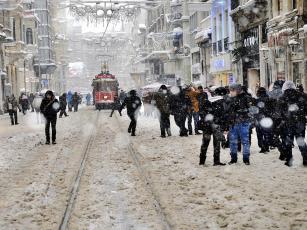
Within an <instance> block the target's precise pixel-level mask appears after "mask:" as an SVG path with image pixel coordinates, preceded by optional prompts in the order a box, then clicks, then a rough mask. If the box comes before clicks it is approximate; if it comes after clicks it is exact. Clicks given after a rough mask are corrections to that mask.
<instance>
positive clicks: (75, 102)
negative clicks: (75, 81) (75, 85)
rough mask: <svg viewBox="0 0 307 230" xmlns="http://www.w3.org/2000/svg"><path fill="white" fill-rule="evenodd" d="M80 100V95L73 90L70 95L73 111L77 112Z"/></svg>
mask: <svg viewBox="0 0 307 230" xmlns="http://www.w3.org/2000/svg"><path fill="white" fill-rule="evenodd" d="M80 100H81V97H80V96H79V95H78V93H77V92H75V93H74V95H73V96H72V106H73V108H74V112H78V107H79V104H80Z"/></svg>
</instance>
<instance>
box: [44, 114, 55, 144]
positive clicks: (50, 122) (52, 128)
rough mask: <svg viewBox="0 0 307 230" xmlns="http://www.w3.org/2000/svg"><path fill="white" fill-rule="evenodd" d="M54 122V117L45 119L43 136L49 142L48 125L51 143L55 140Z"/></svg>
mask: <svg viewBox="0 0 307 230" xmlns="http://www.w3.org/2000/svg"><path fill="white" fill-rule="evenodd" d="M56 121H57V118H56V117H53V118H46V126H45V134H46V141H47V142H50V124H51V130H52V141H55V140H56Z"/></svg>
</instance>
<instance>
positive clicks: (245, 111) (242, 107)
mask: <svg viewBox="0 0 307 230" xmlns="http://www.w3.org/2000/svg"><path fill="white" fill-rule="evenodd" d="M229 91H230V96H231V97H232V99H231V101H230V105H229V107H228V111H227V113H228V115H229V119H228V120H229V127H230V129H229V144H230V155H231V161H230V162H229V164H235V163H237V161H238V156H237V153H238V141H239V139H240V140H241V143H242V145H243V162H244V163H245V164H246V165H250V161H249V157H250V140H249V136H250V126H251V122H252V119H251V116H250V112H249V110H250V107H252V106H253V99H252V97H251V96H250V95H249V94H247V93H246V92H244V91H242V86H241V85H240V84H232V85H230V86H229Z"/></svg>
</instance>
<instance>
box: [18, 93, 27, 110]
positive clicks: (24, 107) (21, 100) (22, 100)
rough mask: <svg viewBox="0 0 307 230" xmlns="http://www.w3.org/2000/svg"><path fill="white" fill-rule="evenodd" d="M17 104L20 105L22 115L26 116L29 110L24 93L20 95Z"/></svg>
mask: <svg viewBox="0 0 307 230" xmlns="http://www.w3.org/2000/svg"><path fill="white" fill-rule="evenodd" d="M19 104H20V105H21V109H22V113H23V115H26V113H27V110H28V109H29V99H28V96H27V95H26V94H25V93H22V94H21V96H20V98H19Z"/></svg>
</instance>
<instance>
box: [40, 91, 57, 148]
mask: <svg viewBox="0 0 307 230" xmlns="http://www.w3.org/2000/svg"><path fill="white" fill-rule="evenodd" d="M40 110H41V112H42V113H43V114H44V116H45V119H46V126H45V134H46V145H50V124H51V129H52V144H53V145H55V144H56V122H57V113H58V112H59V110H60V104H59V101H58V100H57V99H56V98H55V96H54V94H53V92H52V91H50V90H48V91H47V92H46V94H45V98H44V99H43V101H42V104H41V106H40Z"/></svg>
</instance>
